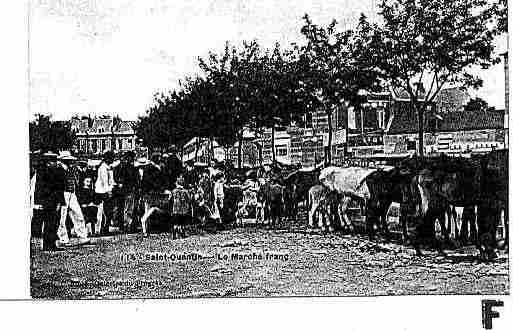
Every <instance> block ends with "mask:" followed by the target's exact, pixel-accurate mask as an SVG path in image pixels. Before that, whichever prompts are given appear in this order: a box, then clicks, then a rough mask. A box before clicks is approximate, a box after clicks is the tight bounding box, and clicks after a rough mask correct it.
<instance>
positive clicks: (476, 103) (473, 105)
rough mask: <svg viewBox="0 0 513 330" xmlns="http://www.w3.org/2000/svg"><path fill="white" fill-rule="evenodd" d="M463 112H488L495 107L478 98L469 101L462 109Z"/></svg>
mask: <svg viewBox="0 0 513 330" xmlns="http://www.w3.org/2000/svg"><path fill="white" fill-rule="evenodd" d="M463 110H465V111H489V110H492V111H493V110H495V107H492V106H490V105H488V102H486V101H485V100H483V99H482V98H480V97H476V98H473V99H470V100H469V101H468V102H467V104H465V106H464V107H463Z"/></svg>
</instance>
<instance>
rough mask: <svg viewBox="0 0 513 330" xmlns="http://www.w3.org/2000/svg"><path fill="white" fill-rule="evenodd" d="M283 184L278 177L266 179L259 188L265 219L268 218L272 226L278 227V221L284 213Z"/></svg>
mask: <svg viewBox="0 0 513 330" xmlns="http://www.w3.org/2000/svg"><path fill="white" fill-rule="evenodd" d="M283 190H284V188H283V186H282V185H280V184H279V183H278V182H277V180H276V179H273V180H271V181H266V182H265V183H264V184H263V185H262V186H261V187H260V190H259V194H260V196H261V200H262V208H263V212H264V219H265V218H267V220H268V221H269V226H270V227H271V228H273V227H276V225H277V224H278V221H279V220H281V218H282V217H283V215H284V205H285V200H284V197H283Z"/></svg>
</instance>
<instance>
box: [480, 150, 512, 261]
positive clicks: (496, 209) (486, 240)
mask: <svg viewBox="0 0 513 330" xmlns="http://www.w3.org/2000/svg"><path fill="white" fill-rule="evenodd" d="M481 169H482V174H483V176H482V177H483V180H482V181H481V198H480V200H479V205H478V207H477V210H478V215H477V225H478V235H479V237H478V244H477V247H478V249H479V251H480V255H481V258H482V259H483V260H491V259H494V258H496V257H497V254H496V252H495V250H496V248H497V247H498V246H497V241H496V232H497V225H498V224H499V221H500V217H501V211H504V230H505V233H504V234H505V240H504V242H505V244H504V245H505V246H506V244H507V242H508V238H509V223H508V222H509V221H508V213H509V212H508V151H507V150H496V151H492V152H490V153H489V154H488V155H486V156H485V157H483V158H482V159H481Z"/></svg>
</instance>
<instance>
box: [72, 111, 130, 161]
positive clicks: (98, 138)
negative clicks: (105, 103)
mask: <svg viewBox="0 0 513 330" xmlns="http://www.w3.org/2000/svg"><path fill="white" fill-rule="evenodd" d="M70 123H71V130H72V131H74V133H75V136H76V146H75V149H76V150H77V152H79V153H82V154H87V155H94V154H96V155H99V154H102V153H104V152H105V151H107V150H112V151H114V152H123V151H128V150H136V142H137V137H136V134H135V122H133V121H123V120H119V119H116V118H113V117H110V116H102V117H95V118H89V117H81V118H78V117H74V118H72V119H71V120H70Z"/></svg>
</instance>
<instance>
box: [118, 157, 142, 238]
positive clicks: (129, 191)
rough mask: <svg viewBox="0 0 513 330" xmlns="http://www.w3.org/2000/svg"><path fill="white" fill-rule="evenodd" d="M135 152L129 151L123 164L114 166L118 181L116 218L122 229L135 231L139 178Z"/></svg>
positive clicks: (122, 161) (123, 159) (122, 160)
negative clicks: (136, 195) (135, 163)
mask: <svg viewBox="0 0 513 330" xmlns="http://www.w3.org/2000/svg"><path fill="white" fill-rule="evenodd" d="M134 160H135V153H134V152H133V151H127V152H126V153H125V154H124V155H123V157H122V159H121V164H120V165H119V166H117V167H116V168H114V181H115V182H116V186H115V192H114V193H113V195H114V196H115V197H114V198H115V200H114V203H115V207H114V209H115V210H116V212H115V214H114V218H115V221H116V223H117V224H118V226H119V229H120V230H121V231H133V229H134V228H133V227H134V225H135V222H134V217H135V215H134V211H135V204H136V197H135V194H136V188H137V183H138V182H137V181H138V180H139V173H138V170H137V169H136V168H135V165H134Z"/></svg>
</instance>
